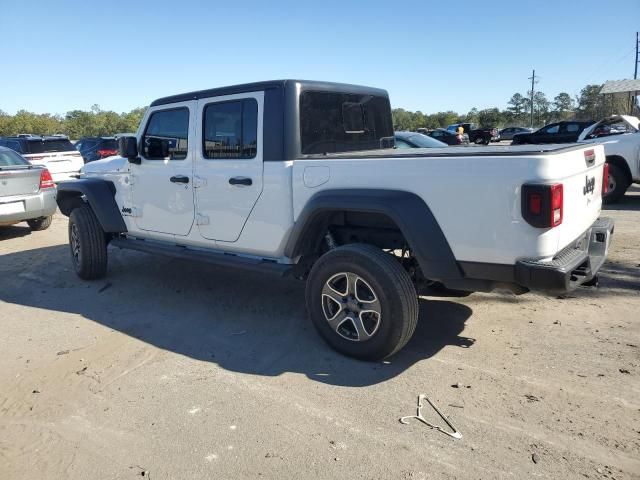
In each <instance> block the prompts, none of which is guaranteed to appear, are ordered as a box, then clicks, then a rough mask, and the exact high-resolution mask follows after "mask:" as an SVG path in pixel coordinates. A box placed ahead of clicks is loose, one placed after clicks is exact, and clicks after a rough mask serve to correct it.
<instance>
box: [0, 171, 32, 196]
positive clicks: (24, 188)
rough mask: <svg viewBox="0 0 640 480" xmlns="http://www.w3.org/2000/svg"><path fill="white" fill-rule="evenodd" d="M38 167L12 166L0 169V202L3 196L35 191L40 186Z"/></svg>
mask: <svg viewBox="0 0 640 480" xmlns="http://www.w3.org/2000/svg"><path fill="white" fill-rule="evenodd" d="M40 172H41V170H40V169H39V168H28V167H26V166H25V167H18V166H16V167H14V168H11V169H6V168H3V169H2V170H0V203H2V199H3V197H15V196H18V195H29V194H33V193H36V192H37V191H38V189H39V188H40Z"/></svg>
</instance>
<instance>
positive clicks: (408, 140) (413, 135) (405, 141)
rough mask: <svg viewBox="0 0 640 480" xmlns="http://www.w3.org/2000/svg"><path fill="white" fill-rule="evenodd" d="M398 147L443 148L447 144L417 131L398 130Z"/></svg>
mask: <svg viewBox="0 0 640 480" xmlns="http://www.w3.org/2000/svg"><path fill="white" fill-rule="evenodd" d="M395 137H396V148H442V147H446V146H447V144H446V143H444V142H441V141H440V140H436V139H435V138H431V137H428V136H426V135H423V134H422V133H417V132H396V133H395Z"/></svg>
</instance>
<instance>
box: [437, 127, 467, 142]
mask: <svg viewBox="0 0 640 480" xmlns="http://www.w3.org/2000/svg"><path fill="white" fill-rule="evenodd" d="M427 135H429V136H430V137H431V138H435V139H436V140H440V141H441V142H444V143H446V144H447V145H468V144H469V136H468V135H467V134H466V133H463V134H462V135H461V134H459V133H456V132H450V131H449V130H446V129H444V128H436V129H435V130H432V131H430V132H429V133H428V134H427Z"/></svg>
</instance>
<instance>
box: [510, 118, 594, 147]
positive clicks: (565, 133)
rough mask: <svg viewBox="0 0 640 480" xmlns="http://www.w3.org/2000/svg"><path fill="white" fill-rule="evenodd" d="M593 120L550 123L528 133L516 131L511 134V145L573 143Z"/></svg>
mask: <svg viewBox="0 0 640 480" xmlns="http://www.w3.org/2000/svg"><path fill="white" fill-rule="evenodd" d="M592 124H593V122H591V121H589V122H578V121H565V122H556V123H550V124H549V125H546V126H544V127H542V128H541V129H540V130H536V131H535V132H530V133H518V134H517V135H514V136H513V140H512V142H511V145H523V144H541V143H574V142H577V141H578V137H579V136H580V133H582V131H583V130H584V129H585V128H587V127H588V126H589V125H592Z"/></svg>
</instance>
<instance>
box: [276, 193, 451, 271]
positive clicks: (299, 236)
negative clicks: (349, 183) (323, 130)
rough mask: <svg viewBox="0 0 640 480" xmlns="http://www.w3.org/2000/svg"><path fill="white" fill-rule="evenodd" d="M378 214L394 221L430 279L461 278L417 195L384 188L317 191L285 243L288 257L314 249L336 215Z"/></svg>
mask: <svg viewBox="0 0 640 480" xmlns="http://www.w3.org/2000/svg"><path fill="white" fill-rule="evenodd" d="M343 212H357V213H370V214H379V215H383V216H385V217H387V218H388V219H389V220H390V221H391V222H393V223H394V224H395V225H396V226H397V227H398V229H399V230H400V232H401V233H402V235H403V236H404V239H405V240H406V242H407V244H408V246H409V248H410V249H411V251H412V252H413V254H414V255H415V257H416V259H417V260H418V263H419V264H420V268H421V270H422V273H423V275H424V276H425V277H426V278H429V279H432V280H446V279H461V278H463V273H462V271H461V269H460V267H459V266H458V263H457V261H456V259H455V256H454V254H453V251H452V250H451V247H450V246H449V243H448V242H447V239H446V237H445V235H444V233H443V232H442V229H441V228H440V225H439V224H438V222H437V220H436V218H435V216H434V215H433V213H432V212H431V210H430V209H429V207H428V205H427V204H426V203H425V202H424V200H422V198H420V197H419V196H418V195H416V194H414V193H411V192H405V191H399V190H384V189H349V190H347V189H335V190H324V191H322V192H318V193H317V194H315V195H314V196H313V197H311V198H310V199H309V201H308V202H307V203H306V205H305V206H304V209H303V210H302V212H301V213H300V215H299V216H298V219H297V221H296V222H295V224H294V226H293V230H292V232H291V234H290V236H289V240H288V242H287V245H286V246H285V252H284V253H285V255H287V256H288V257H290V258H296V257H300V256H305V255H310V254H313V253H314V252H317V250H318V247H319V245H320V243H321V242H322V241H323V239H324V235H325V233H326V231H327V228H328V227H329V225H330V223H331V219H332V218H333V217H334V215H335V214H339V213H343Z"/></svg>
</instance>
